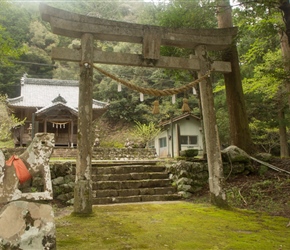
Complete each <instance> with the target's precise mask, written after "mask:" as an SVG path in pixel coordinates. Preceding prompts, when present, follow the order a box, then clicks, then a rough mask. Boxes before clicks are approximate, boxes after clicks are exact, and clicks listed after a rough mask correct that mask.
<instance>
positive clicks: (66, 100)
mask: <svg viewBox="0 0 290 250" xmlns="http://www.w3.org/2000/svg"><path fill="white" fill-rule="evenodd" d="M7 102H8V106H9V108H10V109H11V110H12V112H13V113H14V115H15V116H16V117H17V118H19V119H21V120H23V119H25V118H26V120H25V124H24V125H23V126H21V127H17V128H15V129H14V130H13V138H14V144H15V146H26V145H27V144H28V143H29V142H30V141H31V139H32V137H33V136H34V134H35V133H38V132H47V133H54V134H55V146H67V147H73V146H76V144H77V125H78V103H79V81H76V80H56V79H36V78H27V76H26V74H25V75H24V76H23V77H22V78H21V92H20V96H18V97H16V98H8V99H7ZM92 103H93V104H92V109H93V120H95V119H97V118H99V117H100V116H101V115H102V114H103V113H105V111H106V110H107V108H108V106H109V105H108V103H106V102H101V101H97V100H94V99H93V101H92Z"/></svg>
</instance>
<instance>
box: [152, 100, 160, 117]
mask: <svg viewBox="0 0 290 250" xmlns="http://www.w3.org/2000/svg"><path fill="white" fill-rule="evenodd" d="M152 113H153V114H154V115H155V114H159V101H157V100H156V101H154V102H153V112H152Z"/></svg>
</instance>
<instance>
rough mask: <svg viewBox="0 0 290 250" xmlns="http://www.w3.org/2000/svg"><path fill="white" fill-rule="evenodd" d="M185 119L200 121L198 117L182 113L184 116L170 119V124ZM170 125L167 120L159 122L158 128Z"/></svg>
mask: <svg viewBox="0 0 290 250" xmlns="http://www.w3.org/2000/svg"><path fill="white" fill-rule="evenodd" d="M187 117H192V118H194V119H196V120H200V118H199V117H197V116H195V115H193V114H191V113H184V114H182V115H178V116H175V117H173V118H172V122H177V121H179V120H182V119H184V118H187ZM170 123H171V120H170V119H168V120H165V121H162V122H160V124H159V125H160V126H165V125H168V124H170Z"/></svg>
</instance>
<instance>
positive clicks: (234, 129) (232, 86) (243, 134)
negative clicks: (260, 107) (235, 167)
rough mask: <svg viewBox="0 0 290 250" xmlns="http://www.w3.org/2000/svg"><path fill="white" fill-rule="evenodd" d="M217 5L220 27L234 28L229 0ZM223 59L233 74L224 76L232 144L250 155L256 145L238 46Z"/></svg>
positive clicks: (218, 1) (219, 0)
mask: <svg viewBox="0 0 290 250" xmlns="http://www.w3.org/2000/svg"><path fill="white" fill-rule="evenodd" d="M217 4H218V15H217V19H218V27H219V28H230V27H233V21H232V14H231V13H232V10H231V6H230V2H229V0H217ZM222 59H223V60H224V61H228V62H231V65H232V72H231V73H228V74H225V75H224V78H225V86H226V95H227V104H228V111H229V122H230V139H231V144H233V145H236V146H238V147H240V148H241V149H243V150H245V151H246V152H248V153H250V152H252V150H253V146H254V145H253V142H252V139H251V134H250V128H249V125H248V124H249V122H248V116H247V112H246V105H245V99H244V93H243V88H242V80H241V74H240V66H239V58H238V51H237V46H236V44H233V45H232V46H231V48H230V49H228V50H226V51H225V52H223V55H222Z"/></svg>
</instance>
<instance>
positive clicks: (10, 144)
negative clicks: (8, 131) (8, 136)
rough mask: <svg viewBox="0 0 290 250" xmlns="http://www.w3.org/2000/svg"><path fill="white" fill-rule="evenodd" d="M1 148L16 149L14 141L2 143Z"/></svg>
mask: <svg viewBox="0 0 290 250" xmlns="http://www.w3.org/2000/svg"><path fill="white" fill-rule="evenodd" d="M1 148H14V141H13V140H9V141H0V149H1Z"/></svg>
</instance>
